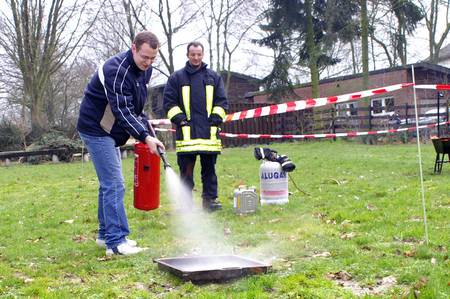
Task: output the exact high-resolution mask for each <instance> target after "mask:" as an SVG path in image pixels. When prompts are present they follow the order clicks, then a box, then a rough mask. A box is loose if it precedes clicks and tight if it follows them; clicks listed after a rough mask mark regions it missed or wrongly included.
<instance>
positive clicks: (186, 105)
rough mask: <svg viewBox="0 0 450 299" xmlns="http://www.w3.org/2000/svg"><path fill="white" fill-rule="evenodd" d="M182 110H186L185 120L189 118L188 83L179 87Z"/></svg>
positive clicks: (189, 96) (189, 95) (189, 97)
mask: <svg viewBox="0 0 450 299" xmlns="http://www.w3.org/2000/svg"><path fill="white" fill-rule="evenodd" d="M181 95H182V98H183V106H184V111H186V117H187V120H191V105H190V103H191V87H190V86H189V85H186V86H183V87H181Z"/></svg>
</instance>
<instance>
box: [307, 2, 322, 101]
mask: <svg viewBox="0 0 450 299" xmlns="http://www.w3.org/2000/svg"><path fill="white" fill-rule="evenodd" d="M305 12H306V46H307V48H308V54H309V61H308V66H309V70H310V72H311V93H312V97H313V98H317V97H319V69H318V67H317V48H316V45H315V43H314V27H313V19H312V3H311V0H305Z"/></svg>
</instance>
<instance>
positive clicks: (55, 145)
mask: <svg viewBox="0 0 450 299" xmlns="http://www.w3.org/2000/svg"><path fill="white" fill-rule="evenodd" d="M32 148H33V150H38V149H64V150H63V151H61V152H59V153H58V154H57V155H58V158H59V160H60V161H67V162H68V161H70V160H71V159H72V155H73V154H75V153H77V152H79V151H80V149H81V141H80V140H74V139H70V138H68V137H67V136H66V135H65V134H64V132H60V131H56V130H53V131H50V132H48V133H46V134H44V135H42V136H41V137H40V138H39V139H38V140H37V141H36V142H35V143H34V144H33V146H32Z"/></svg>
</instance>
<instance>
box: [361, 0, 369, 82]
mask: <svg viewBox="0 0 450 299" xmlns="http://www.w3.org/2000/svg"><path fill="white" fill-rule="evenodd" d="M368 24H369V23H368V18H367V0H361V54H362V68H363V89H367V87H368V86H369V25H368Z"/></svg>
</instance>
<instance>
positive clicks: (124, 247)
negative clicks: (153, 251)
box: [106, 242, 147, 255]
mask: <svg viewBox="0 0 450 299" xmlns="http://www.w3.org/2000/svg"><path fill="white" fill-rule="evenodd" d="M144 250H147V248H141V247H135V246H130V245H128V243H126V242H124V243H122V244H120V245H118V246H117V247H115V248H108V249H106V255H114V254H117V255H132V254H136V253H139V252H141V251H144Z"/></svg>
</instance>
